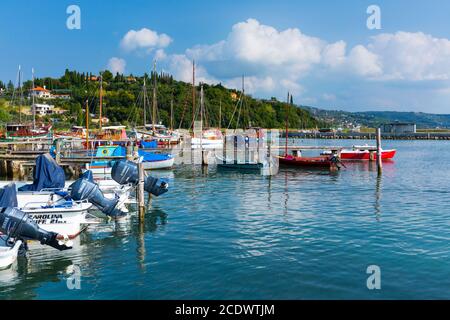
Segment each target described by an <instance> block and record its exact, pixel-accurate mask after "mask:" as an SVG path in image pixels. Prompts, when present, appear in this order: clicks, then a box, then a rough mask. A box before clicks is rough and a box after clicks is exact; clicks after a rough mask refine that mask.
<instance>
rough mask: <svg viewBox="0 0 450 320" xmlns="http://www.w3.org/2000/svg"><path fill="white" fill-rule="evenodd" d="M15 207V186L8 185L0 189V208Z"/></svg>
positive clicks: (12, 184)
mask: <svg viewBox="0 0 450 320" xmlns="http://www.w3.org/2000/svg"><path fill="white" fill-rule="evenodd" d="M8 207H17V190H16V184H15V183H10V184H8V185H6V186H4V187H3V188H1V189H0V208H8Z"/></svg>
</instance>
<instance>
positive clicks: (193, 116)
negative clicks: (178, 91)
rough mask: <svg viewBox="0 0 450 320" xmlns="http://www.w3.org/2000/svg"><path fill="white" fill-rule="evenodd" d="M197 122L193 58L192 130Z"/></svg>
mask: <svg viewBox="0 0 450 320" xmlns="http://www.w3.org/2000/svg"><path fill="white" fill-rule="evenodd" d="M194 122H195V61H194V60H192V131H194Z"/></svg>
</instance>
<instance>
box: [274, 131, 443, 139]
mask: <svg viewBox="0 0 450 320" xmlns="http://www.w3.org/2000/svg"><path fill="white" fill-rule="evenodd" d="M281 137H282V138H285V137H286V135H285V133H282V134H281ZM288 137H289V138H297V139H336V140H375V139H376V134H375V133H358V132H352V133H334V132H310V133H304V132H289V133H288ZM381 139H382V140H450V133H420V132H417V133H382V134H381Z"/></svg>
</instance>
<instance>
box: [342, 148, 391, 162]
mask: <svg viewBox="0 0 450 320" xmlns="http://www.w3.org/2000/svg"><path fill="white" fill-rule="evenodd" d="M371 152H372V153H373V156H374V159H373V160H375V159H376V156H377V148H376V147H373V146H353V149H344V150H342V151H341V160H370V153H371ZM396 152H397V150H395V149H391V150H381V159H382V160H391V159H393V158H394V157H395V153H396Z"/></svg>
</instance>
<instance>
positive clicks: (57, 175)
mask: <svg viewBox="0 0 450 320" xmlns="http://www.w3.org/2000/svg"><path fill="white" fill-rule="evenodd" d="M65 182H66V177H65V175H64V170H63V168H61V167H60V166H59V165H58V164H57V163H56V161H55V160H54V159H53V158H52V157H51V156H50V154H43V155H40V156H39V157H37V158H36V166H35V167H34V170H33V183H32V184H27V185H24V186H22V187H20V188H19V191H41V190H42V189H62V188H64V184H65Z"/></svg>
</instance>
